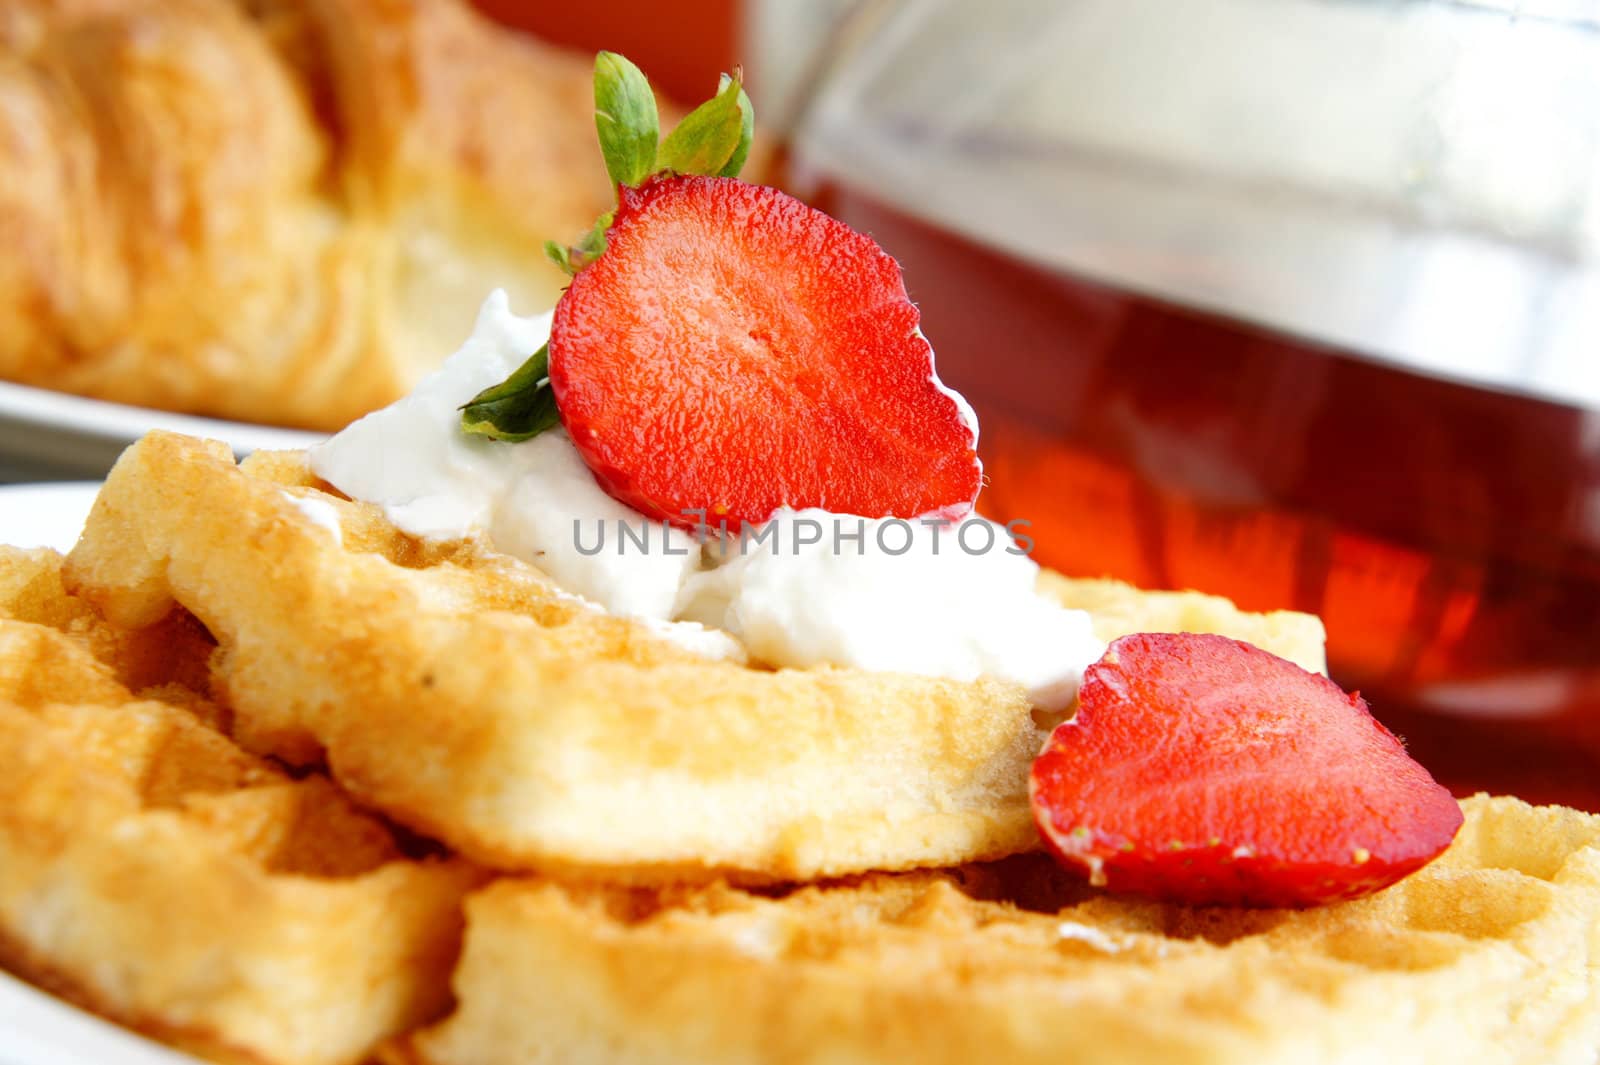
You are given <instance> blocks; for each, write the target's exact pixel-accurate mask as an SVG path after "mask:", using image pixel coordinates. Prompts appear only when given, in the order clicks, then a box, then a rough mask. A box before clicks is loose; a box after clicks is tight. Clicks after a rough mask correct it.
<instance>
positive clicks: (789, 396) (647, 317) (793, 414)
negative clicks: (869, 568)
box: [550, 177, 981, 526]
mask: <svg viewBox="0 0 1600 1065" xmlns="http://www.w3.org/2000/svg"><path fill="white" fill-rule="evenodd" d="M619 195H620V203H619V205H618V208H617V212H616V218H615V221H614V222H613V223H612V225H611V228H610V230H609V231H608V232H607V233H606V242H605V248H606V250H605V254H603V255H602V256H600V258H599V259H597V260H596V261H594V262H593V263H591V264H589V265H588V266H586V267H584V268H583V269H582V270H581V271H580V272H579V273H578V274H577V276H576V277H574V278H573V280H572V285H571V287H570V288H569V289H568V290H567V293H566V295H565V296H563V297H562V299H561V302H560V303H559V304H558V305H557V307H556V314H555V322H554V325H553V327H552V329H551V333H550V385H551V388H552V390H553V391H554V393H555V397H556V403H557V406H558V407H559V408H560V412H561V420H562V422H563V423H565V425H566V428H567V432H568V433H569V434H570V435H571V437H572V442H573V444H574V445H576V446H577V448H578V450H579V452H581V453H582V455H583V458H584V461H585V462H587V463H588V465H589V468H590V469H591V470H592V471H593V472H594V475H595V478H596V479H597V480H598V481H599V482H600V484H601V486H602V487H603V488H605V490H606V491H607V492H608V493H610V494H611V495H612V496H613V497H615V498H616V499H618V500H620V501H622V502H623V503H626V504H627V505H629V506H631V507H633V508H634V509H636V510H639V511H641V512H643V513H644V514H646V515H648V516H650V517H652V518H662V519H666V520H668V521H673V522H677V523H679V524H683V525H693V524H694V519H693V518H687V517H685V515H684V511H685V510H688V509H696V508H704V509H705V510H706V511H707V512H708V513H709V515H711V519H710V520H711V521H712V522H713V523H714V522H715V521H716V520H717V518H718V517H726V518H727V519H728V521H729V524H730V525H735V526H736V525H737V524H738V523H741V522H752V523H754V522H761V521H764V520H766V519H767V518H768V517H769V516H771V514H772V512H773V511H774V510H776V509H777V508H779V507H781V506H785V505H787V506H790V507H794V508H801V507H826V508H827V509H829V510H833V511H838V512H841V513H849V514H863V515H866V516H869V517H886V516H897V517H902V518H913V517H917V516H919V515H922V514H928V513H934V512H937V513H941V514H944V515H946V516H950V517H957V516H960V515H962V514H964V513H966V511H968V510H969V509H970V508H971V506H972V502H973V500H974V498H976V496H977V494H978V487H979V481H980V479H981V468H980V466H979V464H978V459H977V454H976V452H975V451H974V444H975V441H974V438H973V430H972V428H971V427H969V426H968V425H967V424H966V423H965V422H964V421H963V419H962V415H961V410H960V408H959V406H958V404H957V402H956V400H955V399H954V398H953V397H952V396H951V395H950V394H949V393H947V392H945V391H943V390H942V389H941V388H940V387H939V384H938V381H937V379H936V378H935V376H934V372H933V351H932V349H931V348H930V347H929V345H928V342H927V341H926V340H925V339H923V337H922V334H921V333H920V332H919V331H918V328H917V323H918V321H919V317H920V316H919V314H918V312H917V309H916V307H914V306H913V305H912V304H911V302H910V300H909V299H908V298H907V297H906V290H905V285H904V283H903V282H902V281H901V277H900V268H899V266H898V265H897V264H896V263H895V261H894V260H893V259H892V258H890V257H889V256H888V255H887V254H885V253H884V252H883V250H882V249H880V248H879V247H878V246H877V244H875V243H873V241H872V240H870V239H869V238H867V237H865V236H862V235H861V234H859V233H857V232H855V231H854V230H852V229H850V227H848V226H846V225H844V224H843V223H842V222H838V221H836V220H834V219H832V218H829V217H828V216H827V215H825V214H823V213H821V212H820V211H816V210H813V209H812V208H810V207H807V206H806V205H805V204H803V203H801V202H800V201H798V200H796V199H794V198H793V197H790V196H787V195H785V194H784V193H782V192H779V191H777V190H776V189H771V188H766V187H763V186H758V185H748V184H745V183H743V182H740V181H736V180H733V179H731V178H718V177H663V178H656V179H653V180H651V181H649V182H647V183H646V184H645V185H644V186H643V187H641V188H637V189H634V188H628V187H626V186H624V187H622V188H621V189H620V190H619Z"/></svg>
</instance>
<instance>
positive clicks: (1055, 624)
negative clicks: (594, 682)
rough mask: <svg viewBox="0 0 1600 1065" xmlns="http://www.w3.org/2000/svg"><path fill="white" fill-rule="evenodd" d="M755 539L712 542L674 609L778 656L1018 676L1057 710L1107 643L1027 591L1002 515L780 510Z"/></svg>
mask: <svg viewBox="0 0 1600 1065" xmlns="http://www.w3.org/2000/svg"><path fill="white" fill-rule="evenodd" d="M760 532H761V533H762V534H763V535H762V538H761V540H760V542H757V541H756V539H755V537H753V536H746V537H744V538H743V539H742V540H740V541H734V540H730V541H729V542H728V543H726V544H725V545H724V544H717V545H712V546H711V547H709V548H708V550H707V554H708V557H709V560H710V561H712V562H715V561H717V560H718V559H717V556H718V555H720V554H722V553H724V551H725V553H726V555H727V559H726V561H724V562H722V563H721V564H720V565H718V566H716V568H712V569H706V570H703V571H702V572H700V573H696V574H693V575H691V576H690V577H689V579H688V581H686V582H685V584H684V594H683V598H682V599H680V600H679V606H678V615H679V616H680V617H686V618H692V619H694V620H696V621H700V622H703V623H705V624H707V625H711V626H715V627H716V628H720V629H725V630H727V631H728V632H731V633H733V634H734V635H735V636H737V637H739V638H740V639H741V640H743V641H744V645H745V647H746V649H748V651H749V652H750V654H751V655H752V656H753V657H755V658H757V659H760V660H761V661H763V662H770V663H773V664H775V665H784V666H798V667H806V666H818V665H838V666H855V667H857V668H860V669H869V670H876V671H882V672H899V673H921V674H924V675H927V676H936V677H950V678H953V679H955V680H976V679H978V678H979V677H981V676H994V677H1003V678H1006V679H1008V680H1014V681H1017V682H1019V683H1020V684H1022V685H1023V686H1024V687H1025V688H1027V689H1028V696H1029V699H1030V700H1031V701H1032V702H1033V703H1034V705H1036V706H1040V707H1044V708H1046V709H1050V710H1059V709H1063V708H1065V707H1066V706H1068V705H1069V704H1071V702H1072V700H1073V697H1074V696H1075V695H1076V694H1077V690H1078V680H1079V678H1080V677H1081V676H1082V674H1083V669H1084V667H1085V666H1087V665H1088V664H1089V663H1091V662H1093V661H1094V660H1095V659H1097V658H1099V657H1100V655H1101V654H1103V653H1104V652H1105V644H1104V643H1102V642H1101V641H1100V640H1099V639H1097V638H1096V637H1095V635H1094V631H1093V628H1092V627H1091V624H1090V618H1089V615H1088V614H1086V613H1084V612H1083V611H1081V610H1067V609H1065V608H1064V607H1062V606H1060V605H1059V604H1057V603H1055V602H1054V601H1052V600H1049V599H1046V598H1045V597H1044V596H1041V595H1039V594H1038V593H1037V592H1036V591H1035V588H1034V586H1035V584H1036V583H1037V581H1038V578H1039V567H1038V565H1037V564H1036V563H1034V562H1033V560H1032V559H1029V558H1028V557H1026V555H1024V554H1023V553H1022V551H1021V549H1019V548H1018V547H1017V545H1016V541H1015V540H1013V539H1012V537H1011V534H1010V533H1009V532H1007V530H1006V528H1005V526H1003V525H1000V524H998V523H996V522H992V521H988V520H987V519H984V518H977V517H974V518H969V519H967V520H966V521H964V522H959V523H949V522H943V521H937V520H935V519H932V518H930V519H926V520H919V521H904V520H900V519H895V518H878V519H869V518H861V517H853V516H849V515H841V514H832V513H829V512H828V511H825V510H801V511H790V510H780V511H778V512H777V513H776V514H774V515H773V516H772V519H771V520H770V521H768V522H767V523H766V524H765V525H764V526H763V527H762V529H761V530H760Z"/></svg>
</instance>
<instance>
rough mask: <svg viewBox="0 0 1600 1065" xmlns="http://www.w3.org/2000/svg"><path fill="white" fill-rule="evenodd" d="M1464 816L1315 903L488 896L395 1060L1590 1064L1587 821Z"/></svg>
mask: <svg viewBox="0 0 1600 1065" xmlns="http://www.w3.org/2000/svg"><path fill="white" fill-rule="evenodd" d="M1463 805H1464V807H1465V811H1466V816H1467V823H1466V827H1465V828H1464V829H1463V830H1462V832H1461V834H1460V836H1459V837H1458V839H1457V841H1456V843H1455V845H1454V846H1453V847H1452V848H1451V849H1450V850H1449V851H1448V852H1447V853H1446V854H1445V855H1444V856H1443V857H1442V858H1441V859H1440V860H1439V861H1437V862H1436V863H1435V864H1433V865H1431V866H1429V867H1428V868H1426V869H1424V870H1423V871H1422V872H1420V873H1418V874H1416V875H1414V876H1412V877H1410V878H1408V879H1407V880H1404V881H1402V882H1401V883H1399V884H1397V885H1396V886H1394V887H1392V888H1389V889H1388V890H1386V891H1383V892H1381V893H1379V894H1377V895H1374V896H1371V897H1369V898H1367V899H1363V900H1360V901H1357V902H1350V903H1342V904H1339V905H1336V906H1331V907H1327V908H1324V909H1320V910H1307V911H1286V910H1265V911H1261V910H1258V911H1248V910H1228V909H1207V910H1195V909H1182V908H1177V907H1170V906H1162V905H1160V904H1155V903H1143V902H1137V901H1130V900H1127V899H1117V898H1113V897H1108V896H1101V895H1097V894H1093V893H1091V892H1090V890H1089V889H1087V888H1081V887H1076V886H1073V885H1070V884H1068V883H1066V882H1065V881H1063V880H1062V879H1061V877H1060V876H1059V874H1056V873H1054V872H1052V871H1051V870H1049V869H1048V868H1046V867H1045V865H1044V864H1043V860H1042V859H1038V858H1024V859H1012V860H1011V861H1009V862H1007V863H1002V864H1001V865H999V866H991V867H969V868H967V869H965V870H960V871H957V872H952V873H926V872H924V873H911V874H901V875H873V876H869V877H865V878H863V879H860V880H858V881H855V882H851V883H848V884H840V885H833V886H822V887H808V888H804V889H801V890H798V891H796V892H794V893H793V894H790V895H788V896H786V897H782V898H769V897H762V896H760V895H756V894H749V893H745V892H743V891H739V890H736V889H731V888H726V887H718V888H711V889H702V890H697V891H691V892H687V893H685V892H677V893H668V894H666V895H652V894H650V893H648V892H640V891H634V892H620V891H616V890H608V889H602V888H590V889H573V888H563V887H561V886H558V885H556V884H552V883H541V882H534V881H526V880H524V881H512V880H506V881H501V882H499V883H497V884H495V885H494V886H492V887H490V888H489V889H487V890H486V891H484V892H483V893H481V894H479V895H477V896H475V897H474V898H473V899H471V900H470V901H469V903H468V908H467V909H468V917H467V924H468V927H467V945H466V948H465V953H464V956H463V960H462V964H461V966H460V968H459V969H458V971H457V974H456V978H455V987H456V993H457V997H458V999H459V1002H460V1006H459V1008H458V1011H457V1012H456V1013H455V1014H454V1015H453V1016H452V1017H451V1018H450V1019H448V1020H447V1021H445V1022H444V1023H443V1024H442V1025H440V1026H438V1027H436V1028H434V1029H433V1030H430V1031H427V1032H425V1033H423V1034H421V1035H419V1036H417V1037H415V1038H413V1039H411V1040H409V1041H407V1042H406V1043H405V1044H404V1045H403V1046H402V1047H398V1048H395V1050H394V1051H393V1052H392V1054H391V1059H392V1060H394V1061H410V1062H420V1063H426V1065H469V1063H470V1065H499V1063H511V1062H517V1063H519V1065H531V1063H535V1062H580V1061H581V1062H585V1063H588V1065H604V1063H608V1062H616V1063H622V1062H627V1063H629V1065H667V1063H679V1062H686V1061H693V1062H699V1063H702V1065H722V1063H728V1065H732V1063H739V1065H779V1063H782V1065H800V1063H822V1062H827V1063H828V1065H855V1063H866V1062H878V1063H887V1062H917V1063H918V1065H946V1063H948V1065H969V1063H971V1062H977V1061H997V1062H1000V1061H1003V1062H1012V1063H1018V1065H1029V1063H1033V1062H1038V1063H1041V1065H1044V1063H1049V1065H1069V1063H1070V1065H1086V1063H1101V1062H1104V1063H1108V1065H1109V1063H1117V1065H1140V1063H1145V1062H1151V1063H1155V1062H1161V1063H1170V1062H1185V1063H1206V1062H1228V1063H1238V1062H1256V1063H1264V1065H1265V1063H1288V1062H1380V1061H1381V1062H1388V1063H1402V1062H1451V1063H1452V1065H1462V1063H1473V1062H1485V1063H1489V1062H1493V1063H1499V1065H1510V1063H1528V1065H1533V1063H1540V1065H1553V1063H1566V1065H1592V1063H1593V1062H1594V1061H1595V1060H1596V1057H1595V1055H1596V1048H1597V1047H1600V817H1596V816H1588V815H1583V814H1579V813H1577V812H1575V811H1571V810H1564V809H1560V808H1535V807H1530V806H1527V805H1525V804H1523V803H1521V802H1518V801H1516V800H1514V799H1489V798H1486V797H1482V796H1480V797H1477V798H1474V799H1471V800H1468V801H1467V802H1465V803H1464V804H1463ZM1009 899H1020V900H1022V901H1023V902H1024V903H1025V904H1026V905H1028V906H1031V907H1033V909H1031V910H1030V909H1023V908H1021V907H1019V906H1018V905H1016V904H1015V903H1014V902H1012V901H999V900H1009Z"/></svg>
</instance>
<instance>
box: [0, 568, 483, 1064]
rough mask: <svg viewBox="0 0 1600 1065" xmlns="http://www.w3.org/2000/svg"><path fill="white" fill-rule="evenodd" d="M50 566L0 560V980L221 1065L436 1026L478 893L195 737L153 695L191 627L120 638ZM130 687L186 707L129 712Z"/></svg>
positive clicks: (140, 706) (198, 657)
mask: <svg viewBox="0 0 1600 1065" xmlns="http://www.w3.org/2000/svg"><path fill="white" fill-rule="evenodd" d="M58 566H59V557H57V556H54V555H53V554H52V553H49V552H29V553H24V552H17V551H13V550H10V549H0V962H3V963H4V964H5V966H6V967H7V968H10V969H13V970H15V971H16V972H18V973H19V974H21V975H23V976H25V977H27V978H29V979H31V980H33V981H35V982H37V983H40V984H42V985H44V986H46V987H49V988H52V989H54V990H58V991H60V992H62V993H63V994H65V995H66V996H67V997H69V998H73V999H75V1000H77V1001H80V1002H83V1003H84V1004H86V1005H88V1006H90V1007H91V1008H93V1009H95V1010H96V1011H98V1012H101V1013H104V1014H106V1015H107V1016H110V1017H112V1018H114V1019H116V1020H118V1021H121V1022H123V1023H125V1024H128V1025H130V1026H132V1027H134V1028H138V1029H140V1030H143V1031H146V1032H148V1033H150V1034H153V1035H155V1036H157V1037H159V1038H163V1039H166V1040H168V1041H170V1042H173V1043H176V1044H179V1045H182V1046H186V1047H190V1048H193V1049H197V1050H199V1051H201V1052H203V1053H207V1054H210V1055H214V1056H219V1057H222V1058H225V1059H240V1060H246V1059H247V1060H250V1061H256V1062H269V1063H276V1062H283V1063H291V1062H292V1063H295V1065H335V1063H346V1062H356V1061H360V1060H363V1059H364V1058H365V1057H366V1056H367V1055H368V1053H369V1052H370V1050H371V1048H372V1046H373V1045H374V1044H375V1043H376V1042H378V1041H379V1040H382V1039H384V1038H387V1037H389V1036H391V1035H393V1034H395V1033H396V1032H400V1031H404V1030H405V1029H407V1028H410V1027H412V1026H414V1025H416V1024H417V1023H419V1022H422V1021H425V1020H427V1019H429V1018H430V1017H434V1016H437V1015H438V1014H439V1013H440V1012H441V1011H442V1010H443V1009H444V1008H445V1007H446V1005H447V1002H448V991H447V988H446V986H445V985H446V981H447V978H448V973H449V970H450V966H451V964H452V962H453V960H454V957H455V953H456V950H457V948H458V941H459V935H460V911H459V905H460V900H461V897H462V895H463V894H464V893H465V892H466V891H467V890H468V889H469V888H470V887H471V886H472V885H473V884H474V883H475V882H477V880H478V879H479V876H478V874H476V873H475V872H474V871H473V870H472V869H470V868H469V867H467V866H466V865H464V864H463V863H461V862H458V861H453V860H452V861H443V860H427V861H412V860H407V859H406V858H405V857H404V856H403V854H402V853H401V851H400V848H399V847H398V845H397V843H396V840H395V837H394V836H393V834H392V833H391V832H390V830H389V829H388V828H386V827H385V826H384V825H383V824H382V823H381V822H379V821H377V820H376V819H374V818H372V817H371V816H369V815H367V814H364V813H361V812H359V811H358V810H356V809H355V808H354V807H353V806H352V805H351V804H350V802H349V800H348V799H347V798H345V797H344V795H343V794H342V793H340V792H339V791H338V790H337V789H336V788H335V787H334V786H333V785H332V784H331V783H330V782H329V781H327V780H326V779H325V778H321V777H316V776H312V777H307V778H305V779H303V780H296V779H294V778H292V777H290V776H288V775H287V774H285V773H284V772H283V771H282V770H281V769H279V768H277V767H275V766H273V765H271V764H269V763H267V762H264V761H262V760H261V759H258V758H256V757H254V756H252V755H248V754H245V753H244V752H243V751H241V750H239V749H238V748H237V747H235V746H234V745H233V744H232V743H231V742H230V741H228V740H227V739H226V738H225V737H224V736H223V735H222V734H221V733H219V732H217V731H215V730H214V729H212V728H210V727H208V726H207V725H205V724H204V723H202V720H201V717H202V716H206V717H210V718H212V719H213V720H215V719H217V718H218V717H219V716H220V715H219V714H218V712H217V711H216V710H215V708H214V707H211V706H210V704H209V702H208V701H207V700H205V699H204V698H203V697H202V696H201V695H199V694H197V693H193V692H190V693H188V694H187V695H186V696H182V697H181V698H180V697H178V695H177V693H178V692H179V691H180V690H181V685H179V684H177V683H176V682H175V681H174V680H173V679H172V678H173V677H175V676H181V674H182V672H183V669H184V668H189V669H193V668H196V667H197V663H203V662H204V657H205V655H206V654H207V653H209V641H207V640H206V639H205V638H204V634H203V632H202V631H201V630H199V629H198V626H195V625H194V623H193V622H192V621H191V620H188V619H185V618H183V617H182V616H181V615H179V614H174V615H173V616H172V617H171V618H170V619H169V620H168V622H166V623H164V624H165V626H166V628H165V630H164V631H165V634H166V635H168V636H172V635H173V634H174V633H178V634H179V635H184V631H183V630H187V637H188V644H187V647H185V645H184V640H182V639H178V640H175V641H170V642H169V644H168V646H167V647H166V648H165V649H164V650H162V649H159V648H157V647H156V646H155V644H154V642H153V641H152V640H151V639H149V638H148V636H149V635H150V634H148V633H147V634H145V636H139V635H134V634H121V635H120V636H119V634H117V633H115V632H114V631H113V630H110V629H109V628H107V627H106V626H104V625H103V623H100V622H98V620H97V619H96V618H94V616H93V614H92V612H91V611H89V610H87V609H86V608H85V606H84V605H83V604H82V603H81V602H76V601H74V600H72V599H70V598H69V597H67V596H65V595H63V594H61V593H60V590H59V589H60V584H59V578H58V576H57V574H56V569H57V567H58ZM19 617H25V618H29V619H31V620H18V618H19ZM97 645H98V646H99V647H100V648H101V649H102V650H103V651H105V652H106V653H107V657H106V660H104V661H102V660H100V659H98V658H96V656H95V654H94V653H92V651H91V648H94V647H96V646H97ZM163 657H166V658H167V659H168V662H169V665H171V664H172V663H173V659H176V660H177V661H176V665H177V666H178V667H180V668H178V669H177V671H176V672H175V673H172V674H168V675H167V676H165V677H161V676H159V675H157V673H158V672H159V669H158V667H159V665H160V661H161V659H162V658H163ZM141 671H142V672H143V673H144V678H143V679H144V680H146V681H148V682H151V683H156V684H158V685H159V686H158V687H156V688H154V689H152V691H159V692H164V693H167V694H169V695H171V696H173V697H174V701H179V702H181V703H182V704H183V706H184V707H185V708H182V709H180V708H179V707H178V706H175V705H171V704H169V703H166V702H158V701H154V700H152V699H148V698H143V699H142V698H139V697H137V696H135V695H133V694H132V693H130V691H129V690H128V688H127V687H126V686H125V680H126V678H127V677H128V676H129V675H130V673H139V672H141ZM119 675H120V676H121V677H122V678H123V679H119ZM147 694H150V693H149V692H147ZM192 710H198V711H201V715H200V716H197V715H196V714H195V713H193V712H191V711H192Z"/></svg>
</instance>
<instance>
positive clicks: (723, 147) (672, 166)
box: [656, 76, 755, 175]
mask: <svg viewBox="0 0 1600 1065" xmlns="http://www.w3.org/2000/svg"><path fill="white" fill-rule="evenodd" d="M748 99H749V97H747V96H745V92H744V89H743V87H742V86H740V84H739V79H738V78H737V77H731V78H730V77H726V76H725V77H724V78H723V82H722V85H721V88H720V89H719V91H718V92H717V95H715V96H713V97H712V98H711V99H709V100H707V101H706V102H705V103H703V104H701V105H700V106H699V107H697V108H695V109H694V110H693V111H690V112H689V113H688V114H687V115H685V116H684V119H683V121H682V122H679V123H678V127H677V128H676V129H674V130H673V131H672V132H671V133H670V134H669V135H668V136H667V139H666V140H664V141H662V142H661V148H660V150H659V151H657V152H656V165H657V167H658V168H659V169H662V170H671V171H673V172H674V173H678V174H706V175H713V174H723V173H724V171H725V170H726V169H727V167H728V166H729V164H730V163H733V162H735V158H736V157H738V158H737V162H738V164H739V165H741V166H742V165H743V164H744V158H743V156H744V155H748V154H749V152H750V146H749V144H748V143H747V141H746V134H745V129H746V128H747V123H746V119H745V116H746V115H747V114H748V115H749V116H750V120H749V124H748V128H750V129H752V130H753V129H754V128H755V127H754V121H755V111H754V109H751V108H748V107H747V106H746V104H745V101H747V100H748Z"/></svg>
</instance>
